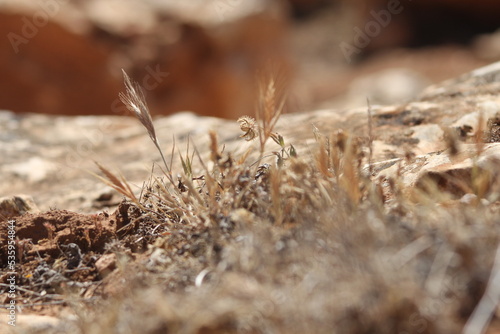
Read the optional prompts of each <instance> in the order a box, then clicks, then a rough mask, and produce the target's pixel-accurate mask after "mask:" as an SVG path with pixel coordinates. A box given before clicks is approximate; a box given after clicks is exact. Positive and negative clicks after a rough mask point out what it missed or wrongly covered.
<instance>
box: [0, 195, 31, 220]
mask: <svg viewBox="0 0 500 334" xmlns="http://www.w3.org/2000/svg"><path fill="white" fill-rule="evenodd" d="M27 212H31V213H36V212H40V210H39V209H38V207H37V205H36V204H35V201H34V200H33V198H32V197H31V196H28V195H14V196H10V197H1V198H0V220H4V219H10V218H13V217H16V216H20V215H22V214H25V213H27Z"/></svg>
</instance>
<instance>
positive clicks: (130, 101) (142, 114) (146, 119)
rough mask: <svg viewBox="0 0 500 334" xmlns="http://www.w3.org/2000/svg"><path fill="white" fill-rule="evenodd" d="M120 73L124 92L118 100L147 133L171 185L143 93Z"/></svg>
mask: <svg viewBox="0 0 500 334" xmlns="http://www.w3.org/2000/svg"><path fill="white" fill-rule="evenodd" d="M122 72H123V78H124V82H125V88H126V92H125V93H120V94H119V97H120V100H121V101H122V102H123V104H125V106H126V107H127V109H128V110H130V111H132V112H133V113H134V114H135V116H136V117H137V118H138V119H139V121H140V122H141V123H142V125H143V126H144V127H145V128H146V130H147V131H148V134H149V138H151V140H152V141H153V143H154V144H155V146H156V148H157V149H158V152H160V156H161V159H162V160H163V164H164V165H165V168H166V170H167V173H166V174H167V177H168V179H169V181H170V182H171V183H172V184H174V180H173V178H172V172H171V170H170V167H169V166H168V164H167V161H166V160H165V156H164V155H163V152H162V150H161V148H160V144H159V142H158V138H157V137H156V131H155V127H154V125H153V120H152V118H151V113H150V112H149V108H148V106H147V104H146V99H145V97H144V93H143V91H142V89H141V87H140V86H139V85H138V84H137V83H135V82H132V80H130V78H129V76H128V75H127V73H126V72H125V71H124V70H122Z"/></svg>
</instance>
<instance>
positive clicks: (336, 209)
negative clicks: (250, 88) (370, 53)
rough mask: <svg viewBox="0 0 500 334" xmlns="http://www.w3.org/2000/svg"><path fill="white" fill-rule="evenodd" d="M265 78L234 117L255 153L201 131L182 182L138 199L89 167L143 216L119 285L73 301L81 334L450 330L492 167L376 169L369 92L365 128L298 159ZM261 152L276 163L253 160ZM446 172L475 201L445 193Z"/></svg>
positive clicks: (488, 263) (480, 233) (155, 186)
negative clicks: (363, 134)
mask: <svg viewBox="0 0 500 334" xmlns="http://www.w3.org/2000/svg"><path fill="white" fill-rule="evenodd" d="M125 82H126V86H127V95H126V96H125V97H123V96H122V99H124V102H125V103H127V104H128V105H129V106H130V108H132V109H133V111H134V112H135V113H136V114H137V115H138V117H139V120H141V122H142V123H143V124H144V126H145V127H146V129H147V130H148V133H149V135H150V137H151V139H152V140H153V142H154V143H155V145H156V146H157V148H158V149H159V145H158V143H157V141H156V137H155V134H154V128H153V126H152V122H151V117H150V116H149V113H148V112H147V107H146V106H145V103H144V102H143V101H139V100H140V99H143V96H142V95H140V93H138V90H139V89H138V88H137V87H135V86H134V85H132V84H131V82H130V79H128V77H127V76H126V75H125ZM262 87H263V90H262V97H261V100H260V101H259V108H258V112H257V117H256V119H255V120H254V119H252V118H249V117H245V118H241V119H240V120H238V122H239V124H240V127H241V130H242V132H243V135H242V136H241V137H242V138H243V139H245V140H251V139H258V143H257V144H256V146H258V150H259V151H258V156H259V158H258V159H257V162H255V160H251V159H249V158H248V157H249V156H251V153H250V150H248V151H246V152H245V153H243V154H242V155H241V156H233V155H234V154H233V153H232V152H226V151H225V149H224V147H220V144H219V142H218V138H217V135H216V133H214V132H211V133H209V144H208V145H207V146H208V147H207V149H206V153H207V155H203V154H201V153H200V152H199V151H198V148H197V147H196V146H194V145H193V146H192V147H191V146H189V145H188V146H187V147H186V150H185V152H184V153H181V152H179V153H178V158H179V159H180V161H181V165H182V167H183V174H182V175H180V174H179V177H178V179H177V182H175V183H173V180H171V179H169V178H168V177H167V179H166V180H165V179H164V178H162V177H152V178H151V180H150V181H149V182H148V183H147V184H146V185H145V187H144V189H143V196H141V200H140V202H139V203H136V202H135V201H134V198H135V197H134V196H133V193H132V192H131V189H130V187H129V186H128V184H127V183H126V182H125V180H124V179H123V178H120V177H116V176H114V175H113V174H112V173H110V172H109V171H107V170H106V169H105V168H102V167H101V166H99V168H100V169H101V171H102V172H103V173H104V174H105V175H106V177H107V178H108V180H109V182H108V184H110V185H111V186H112V187H114V188H115V189H117V190H118V191H120V192H121V193H122V194H124V195H125V196H127V197H129V198H131V199H132V201H134V203H135V204H136V207H137V208H138V214H137V217H136V219H135V223H136V224H139V225H140V226H146V227H148V226H154V229H151V230H152V232H151V235H150V239H148V240H150V241H149V242H148V243H147V245H145V247H144V249H143V252H144V253H143V254H142V255H141V256H140V258H141V261H135V262H133V263H130V264H129V266H127V265H124V266H123V268H121V269H119V271H118V272H117V273H116V275H117V276H116V277H119V278H120V279H122V280H123V282H125V283H124V284H125V286H126V289H127V292H128V293H127V294H122V295H120V296H111V297H110V298H109V299H108V300H107V301H104V302H102V303H99V305H97V306H95V309H96V310H98V311H97V312H90V313H88V314H86V315H82V314H85V313H79V317H80V320H81V326H80V332H81V333H112V332H114V333H137V332H141V333H164V332H175V333H241V332H248V333H360V334H361V333H457V332H459V331H460V330H461V329H462V328H463V327H464V325H465V323H466V322H467V320H468V319H469V317H470V316H471V314H473V311H474V309H475V307H476V305H478V303H479V302H480V300H481V298H482V296H483V292H484V291H485V290H486V287H487V285H488V277H489V273H490V271H491V268H492V266H493V264H494V263H495V250H496V249H497V247H498V244H499V243H500V232H499V230H498V228H497V225H498V224H497V222H498V218H499V211H498V209H496V207H495V206H487V205H484V204H483V203H484V202H481V201H480V200H481V199H486V198H493V197H492V196H493V195H494V194H493V192H495V191H497V190H498V189H497V187H493V186H492V182H494V179H495V177H494V176H495V175H496V174H495V173H493V172H492V173H490V174H488V175H487V177H486V176H484V175H485V174H484V173H482V172H481V170H479V169H478V170H477V171H475V172H473V175H472V176H470V180H471V181H470V182H469V183H464V182H462V179H461V177H460V176H459V175H455V176H454V175H450V176H449V178H447V179H446V180H443V179H440V180H432V179H427V180H424V181H423V182H425V185H422V188H423V189H425V191H417V190H416V191H414V192H410V193H408V192H407V191H404V190H405V188H404V186H403V185H401V181H399V180H398V179H397V178H394V179H389V178H384V177H374V176H373V175H372V173H373V170H372V168H371V166H372V159H373V152H372V148H371V145H372V143H373V140H375V138H373V132H372V130H373V129H371V127H372V126H373V124H372V120H371V107H370V106H369V105H368V127H369V133H368V138H358V137H355V136H353V135H350V134H349V133H348V132H347V131H342V130H338V131H336V132H334V133H329V134H322V133H321V132H320V131H319V130H318V129H316V128H314V129H313V131H312V132H313V133H312V134H311V137H312V136H314V137H315V138H316V142H317V145H316V146H315V147H311V148H310V155H308V156H299V155H298V154H297V152H296V150H295V147H294V146H293V145H292V144H289V143H287V141H286V139H285V138H283V137H282V136H281V135H279V134H278V133H276V132H275V126H276V124H277V122H278V119H279V116H280V115H281V113H282V110H283V106H284V103H283V98H282V97H283V95H282V94H279V93H278V92H277V88H276V84H275V81H273V80H270V81H268V82H267V83H266V85H263V86H262ZM138 99H139V100H138ZM270 138H271V139H272V141H271V144H272V143H274V144H273V145H275V146H274V147H275V148H276V149H275V151H272V149H271V152H269V151H270V149H269V148H267V147H266V143H267V142H268V141H269V139H270ZM453 140H454V139H453ZM479 140H480V139H479V137H476V138H475V141H476V146H477V152H478V154H480V153H481V152H482V151H483V143H481V142H479ZM190 145H191V144H190ZM173 152H174V151H172V153H173ZM160 153H161V151H160ZM269 155H270V156H274V157H276V162H275V163H273V164H264V163H262V158H263V157H264V156H269ZM205 156H207V157H208V162H207V161H206V160H204V158H203V157H205ZM162 157H163V155H162ZM250 160H251V161H250ZM165 165H166V164H165ZM365 166H368V167H365ZM400 168H401V167H400ZM492 168H496V169H498V167H492ZM167 170H168V172H169V175H170V169H168V168H167ZM481 175H483V176H481ZM441 181H443V182H444V181H446V182H448V183H449V184H453V185H454V187H455V188H456V189H458V190H459V191H461V192H466V193H470V194H472V193H475V195H476V196H478V201H475V202H471V203H470V204H466V203H462V202H459V201H451V200H450V195H449V194H446V193H445V192H444V191H443V190H442V189H440V188H439V184H440V183H439V182H441ZM172 184H173V185H174V187H171V186H172ZM495 198H496V197H495ZM157 229H161V231H162V233H161V234H159V233H156V234H154V233H153V232H154V231H157ZM131 268H133V269H131ZM491 289H492V288H491ZM488 312H490V313H491V312H493V311H492V309H491V308H489V309H488ZM490 315H491V314H490ZM472 319H473V322H474V321H477V320H474V318H472ZM483 324H484V323H481V324H480V325H481V326H483ZM476 326H479V325H476ZM475 328H478V327H475Z"/></svg>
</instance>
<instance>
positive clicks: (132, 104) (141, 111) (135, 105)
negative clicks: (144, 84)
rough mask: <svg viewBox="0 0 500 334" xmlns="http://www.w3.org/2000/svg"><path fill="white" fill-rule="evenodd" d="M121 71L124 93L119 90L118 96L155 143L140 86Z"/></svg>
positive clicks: (151, 123) (148, 113)
mask: <svg viewBox="0 0 500 334" xmlns="http://www.w3.org/2000/svg"><path fill="white" fill-rule="evenodd" d="M122 72H123V78H124V81H125V88H126V93H121V92H120V94H119V95H118V96H119V97H120V100H121V101H122V102H123V104H125V106H126V107H127V109H128V110H130V111H132V112H133V113H134V114H135V116H136V117H137V118H138V119H139V121H140V122H141V123H142V125H144V127H145V128H146V130H147V131H148V134H149V137H151V140H152V141H153V142H154V143H155V144H156V143H157V141H158V140H157V138H156V132H155V128H154V126H153V120H152V118H151V114H150V112H149V108H148V106H147V104H146V99H145V98H144V93H143V91H142V88H141V87H140V86H139V85H138V84H137V83H134V82H132V81H131V80H130V78H129V76H128V75H127V73H125V71H124V70H122Z"/></svg>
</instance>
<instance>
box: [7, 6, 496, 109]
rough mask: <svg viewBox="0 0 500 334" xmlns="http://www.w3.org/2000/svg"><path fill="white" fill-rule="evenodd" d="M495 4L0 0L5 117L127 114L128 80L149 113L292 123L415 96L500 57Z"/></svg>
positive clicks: (395, 101) (405, 99) (396, 101)
mask: <svg viewBox="0 0 500 334" xmlns="http://www.w3.org/2000/svg"><path fill="white" fill-rule="evenodd" d="M498 22H500V2H498V1H496V0H476V1H473V0H461V1H452V0H421V1H409V0H401V1H397V0H351V1H348V0H336V1H334V0H331V1H327V0H288V1H285V0H281V1H280V0H274V1H270V0H189V1H159V0H141V1H139V0H87V1H79V0H1V1H0V35H2V36H4V37H3V38H2V39H1V40H0V77H1V79H0V109H6V110H13V111H15V112H36V113H47V114H63V115H87V114H94V115H104V114H110V115H113V114H115V115H124V114H126V111H125V108H124V107H123V106H122V104H121V103H120V102H119V100H118V99H117V94H118V92H119V91H120V90H122V89H123V85H122V75H121V69H122V68H123V69H125V70H126V71H127V72H128V73H129V74H130V75H131V76H132V77H133V78H134V79H135V80H137V81H139V82H140V83H141V84H142V86H143V87H144V89H145V91H146V95H147V100H148V103H149V104H150V107H151V109H152V113H153V114H156V115H158V114H171V113H174V112H178V111H186V110H189V111H193V112H195V113H197V114H200V115H211V116H218V117H224V118H230V119H234V118H237V117H239V116H241V115H243V114H253V113H254V106H255V105H256V101H257V99H258V82H259V80H262V79H263V77H264V76H265V75H269V74H272V75H274V76H275V77H276V78H277V80H278V81H277V82H278V84H279V87H278V88H279V89H282V90H283V91H286V92H287V94H288V108H287V110H288V111H290V112H294V111H304V110H312V109H318V108H330V107H335V108H339V109H340V110H342V109H343V108H350V107H358V106H362V105H365V104H366V98H369V99H370V101H371V102H372V103H374V104H377V103H399V102H404V101H407V100H410V99H411V98H414V97H415V96H416V95H418V93H419V92H420V91H421V90H422V88H423V87H425V86H427V85H428V84H430V83H435V82H439V81H441V80H444V79H447V78H451V77H454V76H457V75H459V74H461V73H465V72H467V71H470V70H472V69H473V68H477V67H480V66H482V65H485V64H487V63H491V62H493V61H496V60H499V59H500V32H497V28H498Z"/></svg>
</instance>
